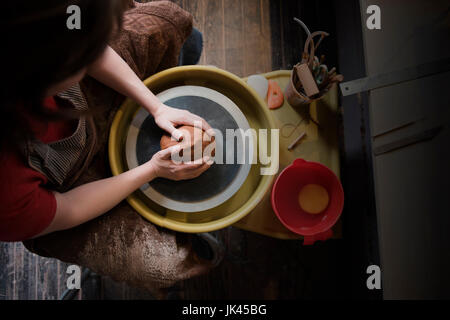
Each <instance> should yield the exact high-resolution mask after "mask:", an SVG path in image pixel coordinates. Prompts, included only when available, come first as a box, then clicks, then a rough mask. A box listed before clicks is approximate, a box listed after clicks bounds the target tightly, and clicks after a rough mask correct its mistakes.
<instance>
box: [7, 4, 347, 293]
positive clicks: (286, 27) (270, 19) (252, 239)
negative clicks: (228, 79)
mask: <svg viewBox="0 0 450 320" xmlns="http://www.w3.org/2000/svg"><path fill="white" fill-rule="evenodd" d="M174 2H176V3H177V4H179V5H180V6H182V7H183V8H185V9H186V10H188V11H189V12H191V13H192V14H193V15H194V25H195V27H197V28H198V29H199V30H200V31H201V32H203V36H204V40H205V42H204V51H203V54H202V57H201V61H200V64H204V65H215V66H217V67H219V68H223V69H226V70H228V71H230V72H233V73H235V74H236V75H238V76H241V77H243V76H248V75H251V74H257V73H264V72H269V71H271V70H274V69H284V68H291V67H292V65H293V64H295V63H296V62H297V61H296V60H297V57H298V56H299V55H300V51H301V47H302V43H303V41H304V39H303V38H302V35H301V30H299V28H298V26H296V25H294V24H293V23H292V22H291V21H292V18H293V16H294V15H296V16H301V14H303V15H306V14H307V13H308V12H309V10H310V8H308V6H309V7H311V5H310V4H309V5H307V4H305V3H307V1H295V0H245V1H242V0H217V1H216V0H214V1H212V0H176V1H174ZM322 2H323V1H322ZM315 10H316V11H317V8H316V7H315ZM316 11H315V14H317V12H316ZM297 13H298V15H297ZM308 19H310V20H312V19H313V17H309V18H308ZM326 22H327V23H328V24H331V22H329V21H328V20H327V21H326ZM314 27H315V26H314ZM297 37H298V38H297ZM298 39H303V40H301V41H298ZM220 233H221V237H222V238H223V240H224V242H225V244H226V246H227V255H226V258H225V260H224V262H223V263H222V264H221V265H220V266H219V267H218V268H216V269H215V270H213V271H212V272H211V273H209V274H208V275H205V276H202V277H198V278H195V279H191V280H188V281H184V282H183V283H181V284H180V285H179V286H177V288H178V295H179V296H180V297H181V298H187V299H239V298H249V299H283V298H291V299H292V298H318V297H328V298H332V297H341V294H342V288H343V287H344V285H343V281H344V280H343V277H342V269H343V265H342V262H341V261H342V259H341V256H342V253H343V252H342V251H343V248H342V243H341V241H340V240H333V241H329V242H327V243H318V244H316V245H315V246H313V247H303V246H302V245H301V242H299V241H282V240H275V239H272V238H269V237H265V236H261V235H258V234H254V233H251V232H246V231H242V230H239V229H236V228H233V227H230V228H227V229H225V230H222V231H221V232H220ZM0 268H1V269H0V270H1V271H0V299H55V298H57V297H58V296H60V295H61V293H62V292H63V290H64V288H65V280H66V274H65V270H66V268H67V265H66V264H64V263H62V262H59V261H56V260H53V259H46V258H42V257H38V256H36V255H34V254H31V253H29V252H28V251H26V249H25V248H24V247H23V245H22V244H20V243H16V244H5V243H1V244H0ZM77 298H78V299H151V298H152V297H151V295H150V294H148V293H147V292H143V291H140V290H137V289H134V288H130V287H128V286H127V285H125V284H120V283H115V282H113V281H112V280H110V279H109V278H107V277H100V279H98V278H94V279H90V280H89V282H88V283H86V284H84V286H83V290H81V292H80V293H79V295H78V297H77Z"/></svg>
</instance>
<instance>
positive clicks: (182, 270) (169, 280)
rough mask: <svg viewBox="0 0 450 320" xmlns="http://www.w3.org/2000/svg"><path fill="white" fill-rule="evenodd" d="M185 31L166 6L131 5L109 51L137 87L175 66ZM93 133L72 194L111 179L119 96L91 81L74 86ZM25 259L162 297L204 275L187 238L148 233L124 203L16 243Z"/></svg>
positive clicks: (179, 15)
mask: <svg viewBox="0 0 450 320" xmlns="http://www.w3.org/2000/svg"><path fill="white" fill-rule="evenodd" d="M191 31H192V16H191V15H190V14H189V13H188V12H186V11H184V10H182V9H181V8H180V7H178V6H177V5H176V4H174V3H172V2H169V1H156V2H150V3H145V4H140V3H136V2H131V6H130V8H129V9H128V10H127V11H126V12H125V15H124V20H123V26H122V29H121V30H120V32H119V33H118V34H117V36H115V37H114V39H113V40H112V41H111V43H110V45H111V47H112V48H113V49H114V50H115V51H116V52H117V53H118V54H119V55H120V56H121V57H122V58H123V59H124V60H125V61H126V62H127V63H128V65H129V66H130V67H131V68H132V69H133V70H134V72H136V74H137V75H138V77H139V78H140V79H142V80H143V79H145V78H147V77H149V76H150V75H152V74H155V73H157V72H159V71H162V70H164V69H167V68H171V67H175V66H177V64H178V56H179V53H180V50H181V47H182V46H183V43H184V41H185V40H186V39H187V37H188V36H189V35H190V34H191ZM81 88H82V91H83V93H84V95H85V96H86V99H87V102H88V105H89V108H90V110H91V111H92V113H93V118H94V121H95V126H96V132H97V145H96V148H94V151H93V154H92V157H90V158H91V160H90V161H91V162H90V164H89V165H88V166H86V169H84V170H83V172H81V174H80V175H79V177H78V178H77V179H76V181H75V182H74V184H73V185H72V187H76V186H79V185H82V184H85V183H88V182H92V181H95V180H99V179H103V178H107V177H110V176H111V172H110V169H109V166H108V155H107V141H108V134H109V126H110V124H111V122H112V119H113V117H114V115H115V112H116V111H117V108H118V106H119V105H120V103H121V102H122V101H123V100H124V97H123V96H120V95H119V94H117V93H115V92H114V91H113V90H111V89H109V88H107V87H105V86H104V85H102V84H100V83H99V82H97V81H95V80H94V79H91V78H86V79H84V80H83V81H82V83H81ZM24 245H25V246H26V247H27V248H28V249H29V250H30V251H32V252H34V253H36V254H39V255H42V256H45V257H52V258H57V259H59V260H61V261H64V262H67V263H73V264H77V265H80V266H84V267H88V268H89V269H91V270H92V271H94V272H96V273H98V274H102V275H108V276H110V277H111V278H112V279H114V280H115V281H118V282H126V283H128V284H129V285H132V286H135V287H140V288H144V289H147V290H149V291H151V292H152V293H153V294H155V295H157V297H162V294H163V293H164V290H163V289H164V288H168V287H170V286H172V285H174V284H175V283H176V282H177V281H180V280H184V279H188V278H190V277H193V276H197V275H200V274H203V273H205V272H207V271H208V270H209V269H210V268H211V264H210V263H209V262H206V261H203V260H201V259H199V258H198V257H197V255H196V254H195V253H194V251H193V249H192V238H191V236H190V235H188V234H182V233H176V232H172V231H170V230H166V229H163V228H160V227H157V226H155V225H153V224H152V223H150V222H148V221H146V220H144V219H143V218H142V217H141V216H140V215H138V214H137V213H136V212H135V211H134V210H133V209H132V208H131V207H130V206H129V204H128V203H127V202H125V201H123V202H122V203H120V204H119V205H118V206H117V207H115V208H114V209H112V210H111V211H109V212H108V213H106V214H104V215H103V216H101V217H99V218H97V219H95V220H92V221H90V222H87V223H85V224H83V225H81V226H78V227H76V228H73V229H70V230H67V231H60V232H56V233H53V234H50V235H46V236H43V237H40V238H37V239H34V240H29V241H24Z"/></svg>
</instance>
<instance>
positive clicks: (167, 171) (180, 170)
mask: <svg viewBox="0 0 450 320" xmlns="http://www.w3.org/2000/svg"><path fill="white" fill-rule="evenodd" d="M180 151H181V147H180V146H179V145H176V146H173V147H171V148H167V149H165V150H162V151H160V152H158V153H157V154H155V155H154V156H153V158H152V159H151V160H150V161H149V162H148V164H149V166H150V167H151V171H152V172H153V174H154V177H155V178H166V179H169V180H174V181H181V180H190V179H195V178H197V177H199V176H200V175H201V174H202V173H203V172H205V171H206V170H208V169H209V168H210V165H209V164H208V162H209V160H210V159H209V158H208V157H205V158H203V159H201V161H194V162H190V163H180V164H176V163H175V162H173V161H172V160H171V155H172V154H175V153H179V152H180Z"/></svg>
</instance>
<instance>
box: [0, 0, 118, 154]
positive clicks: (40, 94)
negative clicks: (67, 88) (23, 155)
mask: <svg viewBox="0 0 450 320" xmlns="http://www.w3.org/2000/svg"><path fill="white" fill-rule="evenodd" d="M71 5H77V6H78V7H79V8H80V12H81V15H80V18H81V29H72V30H71V29H69V28H68V27H67V20H68V18H69V17H70V16H71V14H72V12H71V11H69V13H67V8H68V7H69V6H71ZM124 9H125V2H124V1H123V0H71V1H68V0H39V1H36V0H17V1H7V2H6V3H4V4H2V10H1V13H0V15H1V20H0V21H1V22H0V41H1V42H2V48H1V50H0V65H1V68H0V70H1V71H2V73H1V77H2V78H3V81H2V85H1V86H0V106H1V108H0V148H1V149H3V148H4V147H7V146H12V147H14V146H16V145H18V144H19V143H21V142H22V141H23V140H24V139H26V138H27V137H29V136H30V135H31V134H32V133H31V132H30V131H29V129H28V128H27V126H26V123H25V120H24V117H23V111H24V110H25V111H27V112H29V113H30V114H31V115H32V116H35V117H44V118H45V117H46V114H47V113H48V112H46V110H45V108H44V107H43V106H42V101H43V100H44V98H45V97H44V95H45V92H46V90H47V89H48V88H49V86H50V85H52V84H55V83H58V82H61V81H62V80H65V79H67V78H69V77H70V76H72V75H75V74H76V73H77V72H78V71H81V70H82V69H83V68H84V67H86V66H88V65H89V64H90V63H92V62H93V61H95V59H97V58H98V57H99V55H100V54H101V53H102V52H103V50H104V49H105V48H106V45H107V43H108V41H109V39H110V37H111V36H112V33H113V32H114V31H115V30H117V29H118V28H119V27H120V25H121V22H122V21H121V19H122V13H123V10H124ZM24 108H25V109H24Z"/></svg>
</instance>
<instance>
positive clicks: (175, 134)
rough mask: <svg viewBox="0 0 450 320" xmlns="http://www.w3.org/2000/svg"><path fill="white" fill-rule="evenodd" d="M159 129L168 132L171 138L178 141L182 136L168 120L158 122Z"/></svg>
mask: <svg viewBox="0 0 450 320" xmlns="http://www.w3.org/2000/svg"><path fill="white" fill-rule="evenodd" d="M160 127H161V129H163V130H165V131H166V132H167V133H169V134H170V135H171V136H172V138H173V139H175V140H176V141H180V140H181V138H183V132H182V131H180V130H178V129H176V128H175V127H174V125H173V124H172V123H171V122H170V121H164V122H163V123H161V124H160Z"/></svg>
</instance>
